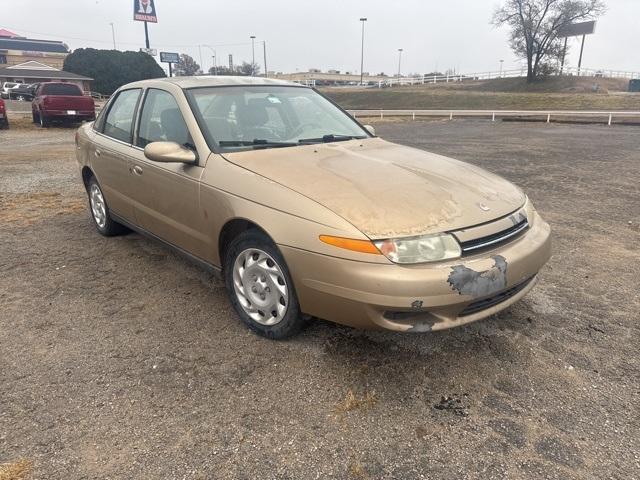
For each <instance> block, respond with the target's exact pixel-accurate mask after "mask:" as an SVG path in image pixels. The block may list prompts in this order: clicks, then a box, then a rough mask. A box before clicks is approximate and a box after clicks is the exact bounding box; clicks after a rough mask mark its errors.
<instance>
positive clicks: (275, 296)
mask: <svg viewBox="0 0 640 480" xmlns="http://www.w3.org/2000/svg"><path fill="white" fill-rule="evenodd" d="M250 259H251V260H253V261H254V262H255V263H253V262H252V263H251V265H250V266H249V267H247V262H248V261H250ZM223 275H224V280H225V285H226V287H227V293H228V295H229V300H230V301H231V305H233V308H234V309H235V311H236V313H237V314H238V316H239V317H240V319H241V320H242V321H243V322H244V323H245V325H247V326H248V327H249V329H251V330H252V331H253V332H255V333H257V334H259V335H262V336H263V337H266V338H270V339H272V340H282V339H285V338H288V337H291V336H293V335H295V334H296V333H298V332H299V331H300V329H301V328H302V327H303V325H304V324H305V319H304V317H303V316H302V314H301V312H300V304H299V303H298V297H297V295H296V291H295V288H294V285H293V280H292V279H291V275H290V274H289V269H288V268H287V264H286V262H285V261H284V258H283V257H282V255H281V254H280V252H279V251H278V248H277V247H276V246H275V245H274V244H273V242H272V241H271V240H270V239H269V238H268V237H267V236H266V235H265V234H263V233H261V232H260V231H258V230H248V231H246V232H244V233H242V234H240V235H239V236H238V237H236V238H235V239H234V240H233V241H232V242H231V244H230V245H229V246H228V248H227V249H226V251H225V255H224V268H223ZM268 310H271V311H268Z"/></svg>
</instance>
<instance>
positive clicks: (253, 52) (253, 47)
mask: <svg viewBox="0 0 640 480" xmlns="http://www.w3.org/2000/svg"><path fill="white" fill-rule="evenodd" d="M249 38H251V75H252V76H253V75H255V74H256V71H255V68H256V67H255V65H256V36H255V35H251V37H249Z"/></svg>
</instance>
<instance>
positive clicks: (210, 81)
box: [122, 75, 302, 89]
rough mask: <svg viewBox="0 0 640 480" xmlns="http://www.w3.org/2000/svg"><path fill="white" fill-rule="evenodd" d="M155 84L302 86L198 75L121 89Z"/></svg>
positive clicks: (258, 79)
mask: <svg viewBox="0 0 640 480" xmlns="http://www.w3.org/2000/svg"><path fill="white" fill-rule="evenodd" d="M157 82H161V83H170V84H173V85H177V86H178V87H180V88H182V89H187V88H197V87H232V86H241V85H273V86H289V87H301V86H302V85H300V84H298V83H294V82H288V81H286V80H275V79H273V78H265V77H232V76H215V75H199V76H197V77H170V78H154V79H150V80H141V81H139V82H134V83H130V84H128V85H125V86H124V87H122V88H131V87H145V86H150V85H153V84H156V85H157Z"/></svg>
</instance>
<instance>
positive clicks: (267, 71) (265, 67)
mask: <svg viewBox="0 0 640 480" xmlns="http://www.w3.org/2000/svg"><path fill="white" fill-rule="evenodd" d="M262 48H263V53H264V78H267V77H268V76H269V70H267V41H266V40H263V41H262Z"/></svg>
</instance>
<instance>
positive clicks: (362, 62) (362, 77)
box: [360, 17, 367, 86]
mask: <svg viewBox="0 0 640 480" xmlns="http://www.w3.org/2000/svg"><path fill="white" fill-rule="evenodd" d="M360 21H361V22H362V47H361V49H360V86H362V84H363V80H364V22H366V21H367V18H366V17H362V18H361V19H360Z"/></svg>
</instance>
